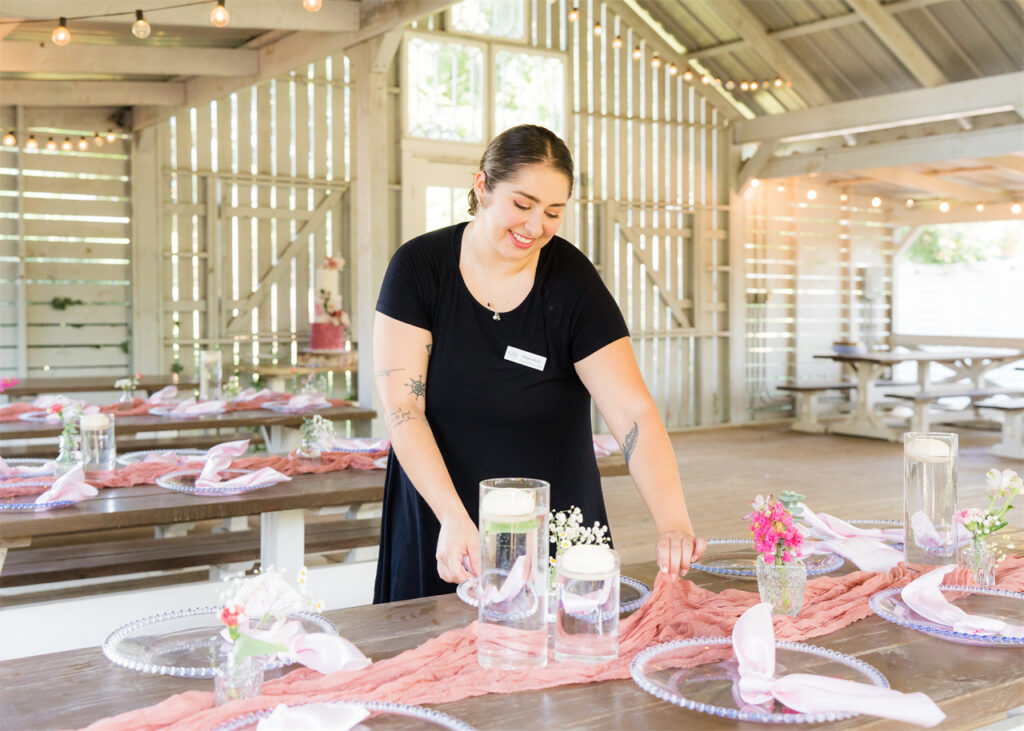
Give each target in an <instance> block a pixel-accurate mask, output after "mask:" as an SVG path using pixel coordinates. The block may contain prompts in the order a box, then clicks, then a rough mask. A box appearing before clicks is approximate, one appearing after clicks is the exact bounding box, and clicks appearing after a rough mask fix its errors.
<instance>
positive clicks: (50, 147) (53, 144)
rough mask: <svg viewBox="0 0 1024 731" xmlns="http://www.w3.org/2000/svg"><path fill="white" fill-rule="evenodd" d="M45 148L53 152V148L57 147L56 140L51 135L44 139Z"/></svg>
mask: <svg viewBox="0 0 1024 731" xmlns="http://www.w3.org/2000/svg"><path fill="white" fill-rule="evenodd" d="M46 149H47V150H49V151H50V152H53V151H54V150H56V149H57V140H55V139H53V138H52V137H51V138H50V139H48V140H47V141H46Z"/></svg>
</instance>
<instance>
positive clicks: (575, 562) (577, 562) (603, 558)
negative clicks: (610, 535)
mask: <svg viewBox="0 0 1024 731" xmlns="http://www.w3.org/2000/svg"><path fill="white" fill-rule="evenodd" d="M558 570H559V571H563V572H565V573H567V574H576V575H585V576H600V575H604V574H608V573H611V572H612V571H614V570H615V554H613V553H612V549H610V548H608V546H569V548H567V549H565V550H564V551H563V552H562V553H560V554H559V555H558Z"/></svg>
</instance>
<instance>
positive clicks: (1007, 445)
mask: <svg viewBox="0 0 1024 731" xmlns="http://www.w3.org/2000/svg"><path fill="white" fill-rule="evenodd" d="M988 451H989V452H990V453H992V454H995V455H998V456H1000V457H1009V458H1010V459H1024V411H1020V410H1018V411H1007V412H1005V413H1004V414H1003V438H1002V440H1001V441H1000V442H999V444H995V445H993V446H991V447H989V450H988Z"/></svg>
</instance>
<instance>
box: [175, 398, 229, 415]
mask: <svg viewBox="0 0 1024 731" xmlns="http://www.w3.org/2000/svg"><path fill="white" fill-rule="evenodd" d="M225 403H226V402H225V401H224V399H213V400H211V401H200V402H198V403H197V402H196V400H195V399H194V398H187V399H185V400H184V401H182V402H181V403H180V404H178V405H177V406H175V407H174V408H173V409H171V412H170V413H171V414H172V415H173V416H202V415H203V414H216V413H219V412H221V411H223V410H224V404H225Z"/></svg>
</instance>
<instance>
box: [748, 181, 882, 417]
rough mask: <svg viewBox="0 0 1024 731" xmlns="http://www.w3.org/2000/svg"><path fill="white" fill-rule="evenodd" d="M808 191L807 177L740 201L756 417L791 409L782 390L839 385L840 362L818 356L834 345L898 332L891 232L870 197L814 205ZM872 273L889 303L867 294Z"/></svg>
mask: <svg viewBox="0 0 1024 731" xmlns="http://www.w3.org/2000/svg"><path fill="white" fill-rule="evenodd" d="M780 186H781V187H782V190H779V187H780ZM811 189H814V184H813V179H810V178H801V179H787V180H770V181H763V182H762V183H761V184H760V185H759V186H758V187H756V188H751V189H750V190H749V192H748V194H747V195H746V197H745V198H744V199H743V200H744V205H745V211H744V220H745V221H746V227H745V230H744V235H745V244H744V246H745V249H746V262H747V273H746V277H747V281H746V284H745V288H744V289H745V292H746V296H747V310H746V318H745V320H746V327H747V333H746V337H747V342H748V348H747V353H748V358H747V393H748V398H749V404H748V415H749V416H750V418H754V419H756V418H765V417H770V416H772V415H775V416H777V415H778V413H779V412H780V411H782V412H788V411H789V410H790V409H791V403H790V399H789V398H788V397H786V396H784V395H783V394H781V393H780V392H779V391H777V390H776V387H777V386H778V385H779V384H781V383H783V382H786V381H800V382H812V381H815V380H819V381H834V380H837V379H838V378H840V377H841V375H842V374H841V372H840V368H839V366H838V365H837V364H836V363H834V362H832V361H830V360H823V359H815V358H814V355H816V354H819V353H827V352H830V351H831V348H832V343H833V342H834V341H836V340H840V339H842V340H856V341H859V342H861V343H863V342H864V335H865V332H866V330H867V329H868V328H869V327H870V328H871V330H872V335H873V337H874V342H875V344H876V346H877V345H882V346H884V344H885V343H887V342H888V340H889V336H890V334H891V322H890V318H889V313H890V312H891V307H890V301H889V300H890V299H891V291H892V258H893V255H894V246H893V226H892V224H889V223H887V222H886V214H885V213H884V211H883V209H880V208H874V207H872V206H871V203H870V199H869V198H867V197H864V196H857V195H849V196H848V197H847V200H845V201H844V200H841V198H840V196H841V195H843V194H842V192H841V191H839V190H835V189H833V188H817V189H815V193H816V197H815V199H814V200H813V201H812V200H809V199H808V197H807V193H808V191H809V190H811ZM867 266H871V267H880V268H881V269H882V270H883V272H884V277H883V282H884V289H885V291H886V293H890V294H888V296H887V297H886V299H885V300H884V301H881V302H875V303H869V302H866V301H864V300H863V298H862V297H861V296H860V295H861V293H862V285H863V268H864V267H867Z"/></svg>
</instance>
